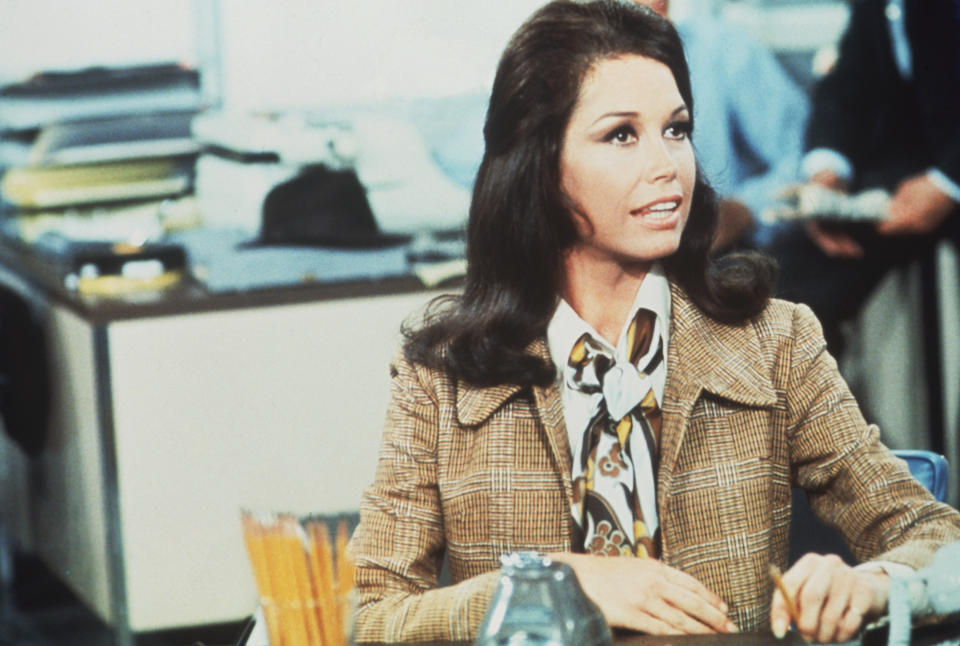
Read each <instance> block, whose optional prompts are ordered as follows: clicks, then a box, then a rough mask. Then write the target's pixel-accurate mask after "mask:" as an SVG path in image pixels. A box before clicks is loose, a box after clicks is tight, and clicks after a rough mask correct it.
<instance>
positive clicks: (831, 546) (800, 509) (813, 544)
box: [789, 450, 947, 564]
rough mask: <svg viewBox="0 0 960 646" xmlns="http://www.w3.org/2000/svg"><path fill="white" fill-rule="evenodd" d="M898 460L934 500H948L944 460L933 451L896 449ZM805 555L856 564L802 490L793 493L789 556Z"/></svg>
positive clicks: (833, 530)
mask: <svg viewBox="0 0 960 646" xmlns="http://www.w3.org/2000/svg"><path fill="white" fill-rule="evenodd" d="M893 454H894V455H896V456H897V457H898V458H900V459H901V460H903V461H904V462H906V463H907V468H908V469H910V473H911V474H912V475H913V477H914V478H916V479H917V480H918V481H919V482H920V484H922V485H923V486H924V487H926V488H927V489H928V490H929V491H930V493H932V494H933V496H934V498H936V499H937V500H939V501H941V502H943V501H944V500H945V499H946V497H947V460H946V458H944V457H943V456H942V455H939V454H937V453H934V452H933V451H923V450H896V451H894V452H893ZM807 552H818V553H820V554H838V555H840V556H841V557H842V558H843V560H845V561H846V562H847V563H850V564H853V563H856V560H855V559H854V558H853V554H851V553H850V550H849V548H847V545H846V543H844V542H843V538H842V537H841V536H840V532H838V531H836V530H835V529H833V528H831V527H827V526H826V525H824V524H822V523H821V522H820V521H819V520H817V517H816V516H814V515H813V510H812V509H811V508H810V503H809V502H807V494H806V492H805V491H803V489H799V488H795V489H794V490H793V514H792V519H791V522H790V556H789V562H790V563H793V562H795V561H796V560H797V559H798V558H800V557H801V556H803V555H804V554H806V553H807Z"/></svg>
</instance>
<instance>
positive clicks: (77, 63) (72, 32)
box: [0, 0, 197, 82]
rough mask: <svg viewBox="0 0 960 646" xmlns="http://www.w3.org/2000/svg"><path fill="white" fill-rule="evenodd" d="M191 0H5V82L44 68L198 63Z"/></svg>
mask: <svg viewBox="0 0 960 646" xmlns="http://www.w3.org/2000/svg"><path fill="white" fill-rule="evenodd" d="M195 7H196V4H195V3H194V2H193V1H190V0H137V1H136V2H131V1H130V0H96V2H93V1H92V0H0V48H2V51H3V55H2V56H0V82H8V81H11V80H15V79H19V78H23V77H25V76H28V75H30V74H32V73H34V72H35V71H37V70H42V69H63V70H70V69H79V68H83V67H87V66H90V65H119V64H130V63H136V62H151V61H170V60H174V61H184V62H187V63H194V62H195V61H196V56H195V51H196V44H197V34H196V31H195V27H194V25H195V20H194V13H195Z"/></svg>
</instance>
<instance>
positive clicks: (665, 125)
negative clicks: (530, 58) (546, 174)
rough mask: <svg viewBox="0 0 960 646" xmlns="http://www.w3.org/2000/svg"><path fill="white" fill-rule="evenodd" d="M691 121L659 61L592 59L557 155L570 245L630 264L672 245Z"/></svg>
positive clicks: (688, 160)
mask: <svg viewBox="0 0 960 646" xmlns="http://www.w3.org/2000/svg"><path fill="white" fill-rule="evenodd" d="M690 125H691V122H690V113H689V111H688V109H687V106H686V104H685V103H684V101H683V98H682V97H681V96H680V92H679V90H678V89H677V84H676V82H675V81H674V80H673V74H672V73H671V71H670V68H668V67H667V66H666V65H664V64H663V63H660V62H658V61H655V60H653V59H650V58H646V57H643V56H636V55H628V56H622V57H618V58H609V59H604V60H602V61H600V62H598V63H596V64H595V65H594V66H593V67H592V68H591V70H590V72H588V73H587V76H586V78H585V79H584V82H583V85H582V87H581V88H580V97H579V99H578V101H577V104H576V106H575V107H574V110H573V114H572V115H571V118H570V123H569V124H568V126H567V130H566V133H565V135H564V140H563V149H562V152H561V156H560V179H561V183H562V187H563V190H564V192H565V193H566V194H567V196H568V197H569V198H571V199H572V201H573V203H574V205H575V211H574V213H573V220H574V224H575V226H576V229H577V233H578V235H579V240H578V241H577V242H576V243H574V246H573V249H572V251H573V252H575V253H579V254H581V255H585V256H586V257H587V258H589V259H590V260H596V261H599V262H608V261H613V262H615V263H617V264H619V265H631V266H633V265H637V264H641V265H643V264H649V263H651V262H652V261H654V260H656V259H658V258H663V257H665V256H668V255H670V254H672V253H673V252H674V251H676V250H677V248H678V247H679V245H680V236H681V234H682V233H683V228H684V226H685V225H686V222H687V217H688V216H689V214H690V202H691V197H692V195H693V187H694V182H695V180H696V172H697V171H696V161H695V159H694V154H693V146H692V145H691V143H690Z"/></svg>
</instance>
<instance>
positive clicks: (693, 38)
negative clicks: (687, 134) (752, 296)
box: [635, 0, 809, 248]
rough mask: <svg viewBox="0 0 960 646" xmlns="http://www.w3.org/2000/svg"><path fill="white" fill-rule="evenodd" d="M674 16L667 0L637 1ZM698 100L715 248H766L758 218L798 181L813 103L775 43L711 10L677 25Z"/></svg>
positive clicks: (765, 228)
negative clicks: (712, 193)
mask: <svg viewBox="0 0 960 646" xmlns="http://www.w3.org/2000/svg"><path fill="white" fill-rule="evenodd" d="M635 1H637V2H639V3H641V4H644V5H646V6H648V7H650V8H651V9H653V10H654V11H656V12H657V13H659V14H660V15H661V16H665V17H668V15H669V10H670V3H669V1H668V0H635ZM676 27H677V31H678V32H679V33H680V38H681V39H682V40H683V47H684V50H685V51H686V56H687V65H688V66H689V68H690V81H691V84H692V85H693V95H694V97H695V98H696V101H697V108H696V110H697V114H696V115H694V117H695V119H696V121H697V123H698V124H699V126H700V128H699V132H698V137H697V145H696V148H697V161H698V162H699V163H700V167H701V168H702V169H703V172H704V173H705V174H706V176H707V178H708V179H709V180H710V183H711V184H712V185H713V187H714V189H715V190H716V191H717V193H718V194H719V195H720V221H719V226H718V230H717V247H718V248H726V247H729V246H730V245H733V244H735V243H739V244H742V245H748V246H754V247H758V248H763V247H765V246H767V245H768V244H769V243H770V241H771V239H772V237H773V231H774V229H775V225H771V224H765V223H762V222H760V220H759V216H760V214H761V213H762V211H763V210H764V209H766V208H769V207H770V206H771V205H773V204H774V203H775V202H776V195H777V193H778V192H779V191H781V190H782V189H783V187H785V186H787V185H789V184H792V183H795V182H797V181H798V180H799V178H800V175H799V166H800V158H801V157H802V155H803V136H804V129H805V127H806V123H807V116H808V111H809V105H808V100H807V97H806V95H805V94H804V93H803V92H802V91H801V90H800V88H798V87H797V85H796V84H795V83H794V82H793V80H792V79H791V78H790V77H789V76H788V75H787V73H786V71H784V69H783V67H782V66H781V65H780V63H779V62H778V61H777V59H776V58H775V57H774V56H773V54H772V53H771V52H770V50H769V49H768V48H767V47H766V46H765V45H764V44H763V43H761V42H760V41H758V40H757V39H756V38H754V37H753V36H752V35H751V34H749V33H748V32H746V31H744V30H742V29H739V28H737V27H735V26H733V25H731V24H728V23H726V22H724V21H723V20H720V19H718V18H715V17H713V16H697V17H694V18H691V19H689V20H683V21H680V22H678V23H677V24H676Z"/></svg>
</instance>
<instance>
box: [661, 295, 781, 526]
mask: <svg viewBox="0 0 960 646" xmlns="http://www.w3.org/2000/svg"><path fill="white" fill-rule="evenodd" d="M671 292H672V299H673V304H672V312H671V318H670V346H669V351H668V353H667V383H666V386H665V387H664V397H663V399H664V401H663V435H662V443H663V444H662V447H661V452H660V469H659V472H658V478H657V504H658V507H659V508H660V514H661V522H662V521H663V515H664V514H666V513H667V508H668V504H669V493H670V486H669V481H670V478H671V476H672V474H673V468H674V465H675V464H676V462H677V458H678V456H679V454H680V449H681V447H682V445H683V438H684V435H685V434H686V433H687V429H688V428H689V426H690V416H691V414H692V412H693V407H694V405H695V404H696V401H697V399H698V398H699V397H700V396H701V394H703V393H705V392H708V393H711V394H713V395H715V396H717V397H720V398H723V399H726V400H729V401H734V402H737V403H740V404H743V405H744V406H749V407H760V408H764V407H771V406H773V405H775V404H776V403H777V395H776V391H775V390H774V388H773V384H772V383H771V380H770V377H769V376H768V375H767V374H766V373H765V372H764V371H763V368H762V364H761V362H760V357H761V356H762V349H761V347H760V337H759V335H758V334H757V333H756V331H755V330H754V328H753V327H752V326H751V325H750V323H746V324H744V325H739V326H734V325H725V324H722V323H718V322H716V321H714V320H712V319H710V318H708V317H707V316H705V315H704V314H703V313H701V312H700V310H699V309H698V308H697V307H696V306H695V305H694V304H693V303H692V302H691V301H690V299H689V297H688V296H687V294H686V292H684V291H683V289H681V288H680V287H677V286H675V285H673V284H671Z"/></svg>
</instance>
